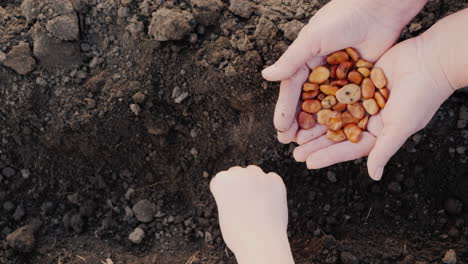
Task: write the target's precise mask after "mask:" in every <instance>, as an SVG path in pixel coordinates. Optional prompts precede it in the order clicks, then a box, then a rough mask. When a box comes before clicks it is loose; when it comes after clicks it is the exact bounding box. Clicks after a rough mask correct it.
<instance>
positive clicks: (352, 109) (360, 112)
mask: <svg viewBox="0 0 468 264" xmlns="http://www.w3.org/2000/svg"><path fill="white" fill-rule="evenodd" d="M347 109H348V112H349V113H350V114H351V115H353V116H354V117H355V118H357V119H359V120H361V119H362V118H363V117H364V116H365V115H366V109H364V107H363V106H362V104H361V103H360V102H356V103H354V104H349V105H348V107H347Z"/></svg>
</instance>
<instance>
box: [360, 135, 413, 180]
mask: <svg viewBox="0 0 468 264" xmlns="http://www.w3.org/2000/svg"><path fill="white" fill-rule="evenodd" d="M408 136H409V134H408V133H407V132H405V131H404V130H403V129H402V128H401V127H399V126H389V127H384V128H383V130H382V132H381V133H380V135H379V136H378V137H377V141H376V143H375V145H374V147H373V148H372V150H371V152H370V154H369V158H368V159H367V170H368V172H369V176H370V177H371V178H372V179H373V180H376V181H380V179H381V178H382V174H383V171H384V167H385V165H386V164H387V162H388V161H389V160H390V158H391V157H392V156H393V155H394V154H395V153H396V152H397V151H398V149H400V148H401V146H402V145H403V144H404V143H405V141H406V139H407V138H408Z"/></svg>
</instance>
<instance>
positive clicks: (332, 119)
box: [325, 111, 343, 131]
mask: <svg viewBox="0 0 468 264" xmlns="http://www.w3.org/2000/svg"><path fill="white" fill-rule="evenodd" d="M325 124H326V126H327V127H328V129H329V130H333V131H337V130H340V129H341V128H342V127H343V121H342V120H341V113H338V112H336V111H333V112H331V113H329V114H328V118H327V121H326V123H325Z"/></svg>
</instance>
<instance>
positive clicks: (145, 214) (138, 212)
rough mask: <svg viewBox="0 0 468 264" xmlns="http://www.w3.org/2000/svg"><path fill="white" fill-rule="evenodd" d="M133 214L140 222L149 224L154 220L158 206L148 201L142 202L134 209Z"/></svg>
mask: <svg viewBox="0 0 468 264" xmlns="http://www.w3.org/2000/svg"><path fill="white" fill-rule="evenodd" d="M132 210H133V213H134V214H135V217H136V219H137V220H138V221H140V222H142V223H148V222H151V221H152V220H153V217H154V214H155V213H156V205H155V204H154V203H152V202H150V201H148V200H146V199H145V200H140V201H139V202H138V203H136V204H135V205H134V206H133V208H132Z"/></svg>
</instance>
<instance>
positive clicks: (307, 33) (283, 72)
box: [262, 24, 322, 81]
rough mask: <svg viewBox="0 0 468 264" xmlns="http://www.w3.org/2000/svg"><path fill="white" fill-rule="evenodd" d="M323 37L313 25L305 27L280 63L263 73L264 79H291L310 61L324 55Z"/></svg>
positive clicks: (277, 62)
mask: <svg viewBox="0 0 468 264" xmlns="http://www.w3.org/2000/svg"><path fill="white" fill-rule="evenodd" d="M321 35H322V34H321V33H320V32H319V31H317V30H314V29H313V28H312V27H311V24H308V25H306V26H305V27H303V28H302V30H301V32H300V33H299V35H298V37H297V38H296V40H295V41H294V42H293V43H292V44H291V46H289V48H288V49H287V50H286V51H285V52H284V54H283V55H282V56H281V57H280V58H279V59H278V61H276V62H275V64H273V65H271V66H270V67H268V68H266V69H264V70H263V71H262V75H263V78H265V79H266V80H268V81H280V80H286V79H289V78H290V77H291V76H292V75H294V73H295V72H296V71H297V70H298V69H299V67H301V66H302V65H305V63H306V62H307V61H308V60H309V59H311V58H312V57H314V56H318V55H319V54H320V53H322V50H321V45H322V44H321V40H322V36H321Z"/></svg>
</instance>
